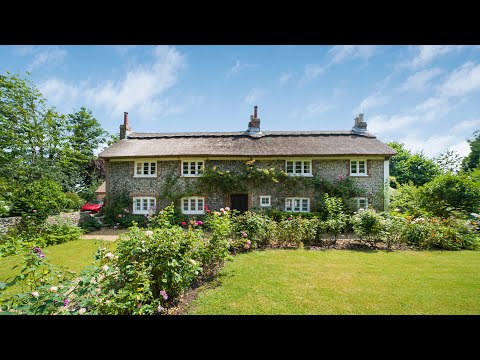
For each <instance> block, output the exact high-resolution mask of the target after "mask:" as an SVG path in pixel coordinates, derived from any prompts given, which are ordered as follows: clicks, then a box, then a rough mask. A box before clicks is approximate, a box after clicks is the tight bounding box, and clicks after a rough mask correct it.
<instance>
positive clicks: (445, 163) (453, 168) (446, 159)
mask: <svg viewBox="0 0 480 360" xmlns="http://www.w3.org/2000/svg"><path fill="white" fill-rule="evenodd" d="M462 160H463V157H462V156H460V154H459V153H458V152H456V151H454V150H446V151H445V152H444V153H442V154H440V155H439V156H437V157H436V158H435V159H434V161H435V163H436V164H437V165H438V167H439V168H440V170H441V171H442V172H443V173H453V174H456V173H458V171H459V170H460V169H461V166H462Z"/></svg>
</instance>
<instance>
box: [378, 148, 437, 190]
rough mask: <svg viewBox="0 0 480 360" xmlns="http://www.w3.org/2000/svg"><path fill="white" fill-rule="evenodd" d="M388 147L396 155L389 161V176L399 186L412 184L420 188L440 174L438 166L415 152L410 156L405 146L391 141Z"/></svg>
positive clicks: (420, 153) (410, 153)
mask: <svg viewBox="0 0 480 360" xmlns="http://www.w3.org/2000/svg"><path fill="white" fill-rule="evenodd" d="M387 145H388V146H390V147H391V148H393V149H395V150H396V151H397V155H395V156H393V157H392V158H391V159H390V175H391V176H393V177H395V179H396V181H397V182H398V183H399V184H406V183H408V182H410V181H411V182H412V183H413V184H414V185H417V186H420V185H423V184H425V183H427V182H429V181H430V180H432V179H433V178H434V177H435V176H437V175H439V174H440V173H441V171H440V168H439V166H438V165H437V164H436V163H435V162H434V161H433V160H432V159H429V158H427V157H426V156H425V154H423V152H417V153H414V154H412V152H411V151H410V150H408V149H405V145H404V144H401V143H398V142H395V141H391V142H388V143H387Z"/></svg>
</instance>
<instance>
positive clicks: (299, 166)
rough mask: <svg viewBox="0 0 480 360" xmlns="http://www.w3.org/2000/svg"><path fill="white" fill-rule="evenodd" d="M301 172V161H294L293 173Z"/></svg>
mask: <svg viewBox="0 0 480 360" xmlns="http://www.w3.org/2000/svg"><path fill="white" fill-rule="evenodd" d="M301 173H302V162H301V161H295V174H301Z"/></svg>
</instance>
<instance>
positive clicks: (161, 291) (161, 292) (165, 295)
mask: <svg viewBox="0 0 480 360" xmlns="http://www.w3.org/2000/svg"><path fill="white" fill-rule="evenodd" d="M160 295H162V297H163V300H165V301H167V299H168V295H167V292H166V291H165V290H160Z"/></svg>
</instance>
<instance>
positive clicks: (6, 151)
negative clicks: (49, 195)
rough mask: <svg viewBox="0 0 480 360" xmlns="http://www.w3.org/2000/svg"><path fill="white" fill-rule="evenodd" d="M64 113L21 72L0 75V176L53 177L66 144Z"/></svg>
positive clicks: (22, 177) (30, 179)
mask: <svg viewBox="0 0 480 360" xmlns="http://www.w3.org/2000/svg"><path fill="white" fill-rule="evenodd" d="M65 135H66V127H65V117H64V116H62V115H60V114H58V113H57V112H56V111H55V110H54V109H53V108H51V107H47V106H46V100H45V99H44V98H43V96H42V94H41V93H40V91H39V90H38V89H37V88H36V86H35V85H34V84H33V83H32V82H31V81H30V80H29V79H24V78H22V77H21V76H20V75H12V74H10V73H9V72H7V75H0V176H2V177H5V178H9V179H12V180H16V181H21V182H31V181H33V180H36V179H39V178H41V177H43V176H47V177H55V167H56V162H57V160H58V159H59V158H60V157H61V156H62V154H63V152H64V150H65V149H66V148H67V147H68V144H67V141H66V136H65Z"/></svg>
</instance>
